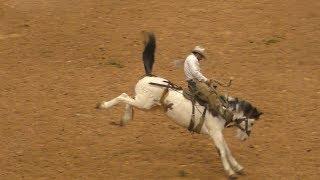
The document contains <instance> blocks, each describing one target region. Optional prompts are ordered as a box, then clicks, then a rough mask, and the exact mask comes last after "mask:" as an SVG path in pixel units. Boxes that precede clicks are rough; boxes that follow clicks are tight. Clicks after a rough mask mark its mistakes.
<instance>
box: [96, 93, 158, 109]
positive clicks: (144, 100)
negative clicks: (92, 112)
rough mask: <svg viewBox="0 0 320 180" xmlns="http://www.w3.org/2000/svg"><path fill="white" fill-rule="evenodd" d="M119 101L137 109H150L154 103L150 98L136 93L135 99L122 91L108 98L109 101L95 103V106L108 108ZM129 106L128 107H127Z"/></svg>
mask: <svg viewBox="0 0 320 180" xmlns="http://www.w3.org/2000/svg"><path fill="white" fill-rule="evenodd" d="M119 103H125V104H128V105H131V106H133V107H136V108H139V109H150V108H151V107H152V106H153V105H154V101H153V99H151V98H148V97H145V96H142V95H137V96H136V97H135V99H133V98H131V97H130V96H128V95H127V94H126V93H122V94H121V95H120V96H118V97H116V98H114V99H112V100H110V101H103V102H101V103H99V104H98V105H97V108H103V109H109V108H111V107H112V106H115V105H117V104H119ZM129 108H130V107H128V109H129Z"/></svg>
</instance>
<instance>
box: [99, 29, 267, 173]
mask: <svg viewBox="0 0 320 180" xmlns="http://www.w3.org/2000/svg"><path fill="white" fill-rule="evenodd" d="M144 45H145V48H144V51H143V58H142V59H143V63H144V68H145V75H144V76H143V77H142V78H141V79H140V80H139V81H138V82H137V84H136V86H135V96H134V98H132V97H130V96H129V95H127V94H126V93H122V94H121V95H119V96H118V97H116V98H114V99H112V100H110V101H102V102H99V103H98V104H97V107H96V108H99V109H109V108H111V107H112V106H115V105H117V104H119V103H124V104H125V111H124V114H123V116H122V118H121V121H120V124H121V125H125V124H127V123H128V122H129V121H130V120H132V118H133V108H138V109H140V110H149V109H151V108H153V107H155V106H159V107H162V108H163V109H164V112H165V114H166V115H167V116H169V117H170V118H171V119H172V120H173V121H174V122H176V123H177V124H179V125H181V126H183V127H186V128H189V130H190V123H191V122H192V123H193V124H194V125H195V127H196V128H197V129H198V131H197V132H198V133H201V134H206V135H209V136H210V137H211V138H212V140H213V142H214V145H215V146H216V149H217V151H218V153H219V155H220V158H221V161H222V165H223V168H224V170H225V172H226V173H227V175H228V177H229V178H236V177H237V174H243V172H244V168H243V166H241V165H240V164H239V163H238V162H237V161H236V159H235V158H234V157H233V155H232V154H231V151H230V149H229V147H228V145H227V143H226V141H225V139H224V137H223V134H222V130H223V129H224V128H226V127H229V126H234V127H236V128H237V137H238V138H239V139H240V140H246V139H247V138H248V137H249V135H250V133H251V129H252V126H253V124H254V123H255V121H256V120H258V119H259V117H260V115H261V114H262V112H260V111H259V110H258V109H257V108H256V107H254V106H253V105H252V104H251V103H249V102H247V101H245V100H240V99H238V98H232V97H225V100H226V102H227V103H225V104H227V106H226V107H224V108H228V109H229V110H231V111H232V112H233V114H234V117H237V118H234V120H233V121H232V122H227V121H226V120H225V119H223V117H221V116H220V115H219V114H216V113H211V112H210V111H206V106H205V105H203V104H201V103H199V102H195V103H193V101H192V100H190V98H186V96H184V95H183V94H184V93H183V90H182V89H181V88H179V87H177V86H176V85H174V84H173V83H171V82H170V81H169V80H167V79H164V78H161V77H158V76H155V75H153V74H152V68H153V64H154V60H155V49H156V39H155V35H154V34H153V33H151V32H148V33H145V40H144ZM193 107H196V108H195V109H196V110H194V108H193ZM191 117H193V118H191Z"/></svg>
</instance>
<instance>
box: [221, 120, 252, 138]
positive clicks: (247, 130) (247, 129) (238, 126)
mask: <svg viewBox="0 0 320 180" xmlns="http://www.w3.org/2000/svg"><path fill="white" fill-rule="evenodd" d="M243 121H244V122H245V127H244V128H243V127H242V126H241V125H240V124H241V123H242V122H243ZM232 122H234V124H232V125H229V124H230V123H231V122H226V124H225V127H227V128H228V127H232V126H236V127H237V128H239V129H240V130H241V131H242V132H244V133H246V134H247V135H248V136H250V134H251V130H249V119H248V118H246V117H243V118H238V119H235V120H234V121H232Z"/></svg>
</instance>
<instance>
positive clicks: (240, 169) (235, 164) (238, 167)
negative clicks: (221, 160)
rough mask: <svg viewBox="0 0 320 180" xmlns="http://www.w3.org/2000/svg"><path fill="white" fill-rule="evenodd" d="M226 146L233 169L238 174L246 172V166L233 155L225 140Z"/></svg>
mask: <svg viewBox="0 0 320 180" xmlns="http://www.w3.org/2000/svg"><path fill="white" fill-rule="evenodd" d="M224 147H225V149H226V152H227V158H228V160H229V162H230V164H231V166H232V169H233V170H235V171H236V172H237V173H238V174H243V173H244V168H243V166H241V165H240V164H239V163H238V162H237V161H236V159H235V158H234V157H233V156H232V154H231V151H230V149H229V147H228V145H227V143H226V142H224Z"/></svg>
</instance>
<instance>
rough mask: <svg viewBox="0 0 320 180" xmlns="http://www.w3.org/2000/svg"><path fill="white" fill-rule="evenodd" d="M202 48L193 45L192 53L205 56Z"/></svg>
mask: <svg viewBox="0 0 320 180" xmlns="http://www.w3.org/2000/svg"><path fill="white" fill-rule="evenodd" d="M204 50H205V49H204V48H203V47H201V46H196V47H194V49H193V50H192V52H193V53H198V54H200V55H202V56H203V57H204V58H205V57H206V55H205V53H204Z"/></svg>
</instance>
